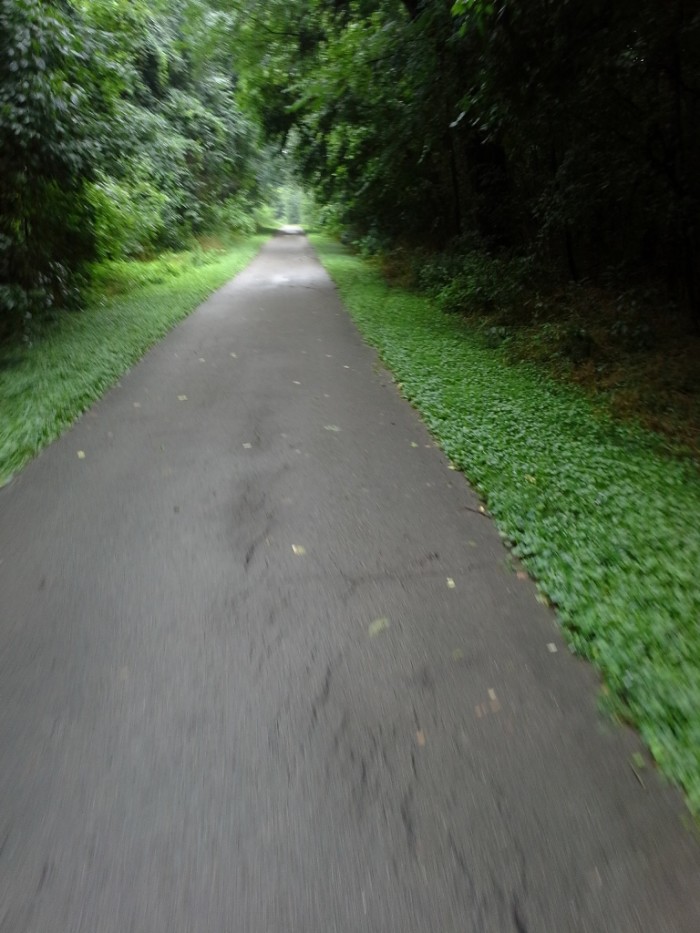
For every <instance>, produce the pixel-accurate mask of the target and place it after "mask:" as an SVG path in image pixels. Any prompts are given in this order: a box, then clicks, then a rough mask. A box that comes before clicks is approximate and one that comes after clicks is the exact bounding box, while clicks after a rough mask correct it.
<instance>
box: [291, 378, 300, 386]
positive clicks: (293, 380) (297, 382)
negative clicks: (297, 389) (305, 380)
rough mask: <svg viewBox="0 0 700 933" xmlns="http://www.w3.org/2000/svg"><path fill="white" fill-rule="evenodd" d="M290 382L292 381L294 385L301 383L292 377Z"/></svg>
mask: <svg viewBox="0 0 700 933" xmlns="http://www.w3.org/2000/svg"><path fill="white" fill-rule="evenodd" d="M292 382H293V383H294V385H295V386H300V385H301V383H300V382H299V380H298V379H292Z"/></svg>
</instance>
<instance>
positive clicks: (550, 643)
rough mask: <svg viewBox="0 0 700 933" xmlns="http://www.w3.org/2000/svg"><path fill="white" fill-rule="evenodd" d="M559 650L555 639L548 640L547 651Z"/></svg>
mask: <svg viewBox="0 0 700 933" xmlns="http://www.w3.org/2000/svg"><path fill="white" fill-rule="evenodd" d="M558 650H559V649H558V648H557V646H556V645H555V644H554V642H553V641H550V642H547V651H549V653H550V654H556V653H557V651H558Z"/></svg>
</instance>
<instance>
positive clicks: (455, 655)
mask: <svg viewBox="0 0 700 933" xmlns="http://www.w3.org/2000/svg"><path fill="white" fill-rule="evenodd" d="M463 658H464V652H463V651H462V649H461V648H455V650H454V651H453V652H452V660H453V661H461V660H462V659H463Z"/></svg>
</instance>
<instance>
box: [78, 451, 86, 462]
mask: <svg viewBox="0 0 700 933" xmlns="http://www.w3.org/2000/svg"><path fill="white" fill-rule="evenodd" d="M84 459H85V451H84V450H79V451H78V460H84Z"/></svg>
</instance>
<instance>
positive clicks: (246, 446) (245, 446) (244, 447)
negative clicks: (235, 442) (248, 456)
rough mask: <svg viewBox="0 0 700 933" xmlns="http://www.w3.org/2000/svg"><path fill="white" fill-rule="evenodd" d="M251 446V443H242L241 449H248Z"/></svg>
mask: <svg viewBox="0 0 700 933" xmlns="http://www.w3.org/2000/svg"><path fill="white" fill-rule="evenodd" d="M252 446H253V445H252V444H244V445H243V449H244V450H250V448H251V447H252Z"/></svg>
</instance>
